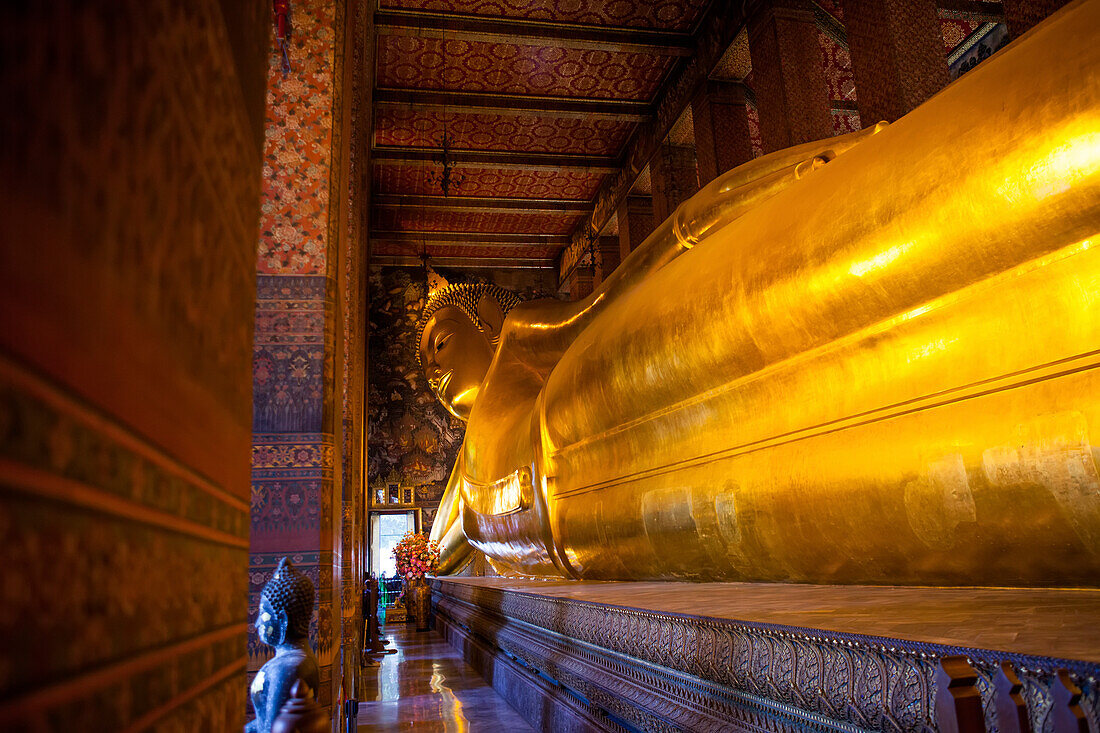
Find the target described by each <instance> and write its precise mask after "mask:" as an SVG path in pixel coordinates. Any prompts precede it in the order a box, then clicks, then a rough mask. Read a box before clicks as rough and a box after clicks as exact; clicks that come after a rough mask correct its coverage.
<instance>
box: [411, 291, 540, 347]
mask: <svg viewBox="0 0 1100 733" xmlns="http://www.w3.org/2000/svg"><path fill="white" fill-rule="evenodd" d="M486 295H491V296H493V297H494V298H496V299H497V302H498V303H500V310H501V311H502V312H503V313H504V315H505V316H507V315H508V311H510V310H512V308H515V307H516V306H517V305H518V304H519V303H520V299H519V296H518V295H516V294H515V293H513V292H512V291H511V290H505V289H504V288H502V287H500V286H499V285H494V284H493V283H458V284H454V285H447V286H446V287H443V288H440V289H439V290H436V291H434V292H433V293H432V294H431V295H430V296H428V302H427V303H425V304H424V312H423V313H422V314H421V316H420V324H419V326H418V327H417V329H416V345H417V349H416V359H417V362H419V361H420V340H421V339H422V338H424V328H425V327H426V326H427V325H428V321H429V320H430V319H431V317H432V315H433V314H434V313H435V312H436V311H438V310H439V309H440V308H443V307H445V306H448V305H453V306H455V307H456V308H458V309H459V310H461V311H462V312H463V313H465V314H466V317H467V318H469V319H470V321H471V322H472V323H473V324H474V325H475V326H477V327H478V328H479V329H480V330H481V332H482V333H484V332H485V324H484V323H482V322H481V317H480V316H478V313H477V304H478V303H479V302H480V301H481V299H482V298H483V297H484V296H486ZM498 339H499V336H496V337H493V338H492V339H491V341H492V344H493V346H494V347H495V346H496V345H497V340H498ZM420 367H421V368H423V367H424V365H423V364H420Z"/></svg>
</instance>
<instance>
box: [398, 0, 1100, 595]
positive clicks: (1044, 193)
mask: <svg viewBox="0 0 1100 733" xmlns="http://www.w3.org/2000/svg"><path fill="white" fill-rule="evenodd" d="M1098 34H1100V3H1097V2H1086V3H1079V4H1077V5H1075V6H1072V7H1071V8H1069V9H1068V10H1067V11H1066V12H1064V13H1062V14H1060V15H1058V16H1056V17H1055V18H1052V19H1051V20H1050V21H1048V22H1047V23H1046V24H1045V25H1044V26H1043V27H1041V28H1039V29H1038V30H1037V31H1036V32H1035V33H1032V34H1030V35H1028V36H1027V37H1026V38H1023V39H1021V40H1020V41H1018V42H1017V43H1015V44H1013V45H1012V46H1011V47H1009V48H1007V49H1005V51H1003V52H1002V53H1000V54H998V55H997V56H996V57H994V58H992V59H990V60H989V61H988V62H986V63H985V64H983V65H982V66H981V67H979V68H977V69H975V70H974V71H973V72H972V73H970V74H967V75H966V76H965V77H964V78H962V79H960V80H959V81H958V82H957V83H955V84H953V85H952V86H950V87H948V88H947V89H945V90H944V91H943V92H941V93H940V94H939V95H937V96H936V97H934V98H933V99H931V100H929V101H928V102H927V103H925V104H924V105H922V106H921V107H919V108H918V109H917V110H915V111H914V112H912V113H910V114H909V115H907V116H906V117H904V118H902V119H901V120H899V121H898V122H896V123H895V124H893V125H891V126H889V127H886V126H884V125H879V126H877V127H874V128H871V129H869V130H866V131H864V132H861V133H855V134H853V135H849V136H846V137H841V138H834V139H831V140H825V141H821V142H819V143H810V144H807V145H803V146H799V147H797V148H791V149H788V150H784V151H779V152H777V153H775V154H772V155H769V156H766V157H764V158H760V159H757V160H755V161H753V162H751V163H748V164H746V165H744V166H741V167H739V168H737V169H734V170H733V171H730V172H729V173H727V174H725V175H724V176H722V177H720V178H719V179H718V180H716V181H715V182H713V183H712V184H710V185H709V186H707V187H706V188H705V189H703V190H702V191H701V192H700V193H699V194H697V195H696V196H695V197H693V198H692V199H690V200H689V201H687V202H685V204H683V205H682V206H681V207H680V208H679V209H678V210H677V211H676V213H675V214H674V215H673V216H672V217H670V218H669V219H668V220H667V221H665V222H664V223H663V224H662V225H661V226H660V227H658V229H657V230H656V231H655V232H654V233H653V234H652V235H651V236H650V238H649V239H647V240H646V242H645V243H644V244H643V245H642V246H641V247H639V249H638V250H636V251H635V252H634V253H632V254H631V256H630V257H629V258H627V259H626V260H625V261H624V262H623V264H622V265H621V266H620V267H619V268H618V269H617V270H616V271H615V272H614V273H613V274H612V276H611V277H610V278H608V280H607V281H606V282H605V283H604V284H603V286H602V287H601V288H600V289H599V290H597V291H596V292H595V293H594V294H593V295H592V296H591V297H590V298H588V299H587V300H585V301H580V302H579V303H546V302H541V303H528V304H522V305H520V306H518V307H517V308H516V309H515V310H513V311H512V312H511V313H509V315H508V318H507V320H506V322H505V323H504V326H503V329H502V332H501V336H500V345H499V347H498V348H497V350H496V352H495V354H494V356H493V358H492V362H491V365H490V366H489V367H488V370H487V373H486V374H485V377H484V379H483V380H482V381H481V382H480V384H478V383H476V380H475V383H474V384H472V385H456V384H454V383H453V382H452V383H451V384H450V394H459V393H461V390H465V389H473V390H475V391H476V395H477V396H476V400H475V401H474V402H473V405H472V408H470V409H469V423H468V427H467V433H466V439H465V443H464V448H463V451H462V456H461V458H460V460H459V463H458V465H457V466H456V469H455V472H454V474H453V476H452V482H451V485H450V489H449V491H448V497H447V499H446V500H445V501H444V505H443V506H441V511H440V515H439V518H438V519H437V522H436V526H435V528H434V534H435V535H436V536H437V537H446V538H447V542H446V543H445V544H446V545H447V547H448V548H449V549H448V551H449V553H450V558H451V563H452V564H454V563H457V562H458V560H459V559H460V558H461V556H462V554H463V551H464V546H465V544H466V543H467V542H468V543H469V544H471V545H473V546H475V547H477V548H479V549H481V550H483V551H484V552H485V553H486V554H487V555H489V556H490V557H491V558H494V559H495V560H496V561H497V562H498V563H500V564H501V566H502V567H507V568H512V569H515V570H517V571H521V572H524V573H529V574H536V575H538V574H561V575H567V576H575V577H582V578H603V579H657V578H694V579H715V580H723V579H729V580H735V579H747V580H792V581H814V582H842V583H900V584H924V583H929V584H960V585H1083V586H1096V585H1097V582H1098V580H1100V477H1098V474H1097V467H1096V448H1095V447H1094V444H1093V443H1092V442H1091V441H1092V430H1093V429H1094V427H1095V425H1096V422H1097V420H1098V419H1100V415H1098V412H1100V405H1098V396H1100V377H1098V373H1097V370H1096V367H1097V366H1098V365H1100V319H1097V316H1096V313H1097V303H1096V299H1097V296H1096V293H1098V292H1100V257H1098V253H1097V249H1096V247H1095V246H1094V242H1093V240H1092V238H1093V237H1094V236H1095V235H1096V234H1097V229H1098V223H1100V195H1098V194H1100V87H1098V85H1097V84H1096V83H1095V74H1096V70H1097V69H1098V68H1100V48H1097V46H1096V44H1095V43H1094V42H1093V41H1094V39H1095V38H1096V37H1097V35H1098ZM483 335H484V334H483ZM486 338H488V337H486ZM467 341H468V342H470V343H466V342H458V341H455V340H452V341H450V342H449V343H448V342H447V341H446V340H444V344H443V348H442V349H440V348H439V344H438V343H436V340H435V339H434V338H433V336H432V333H431V328H429V329H428V330H427V331H426V333H425V337H424V339H423V340H422V341H421V344H420V348H421V353H422V356H423V357H424V362H425V364H428V363H429V360H430V359H431V358H435V359H436V363H437V364H438V365H439V366H438V369H439V373H440V374H443V373H444V372H446V373H448V374H449V373H452V372H453V373H455V374H458V373H460V372H461V371H462V370H461V369H459V367H461V366H462V364H463V362H462V359H463V355H464V354H465V353H467V352H470V353H473V352H474V350H475V349H483V345H478V344H476V343H473V342H475V341H476V339H475V338H471V339H467ZM447 347H449V349H448V348H447ZM433 350H438V354H436V353H434V352H433ZM448 365H449V366H448ZM448 369H449V370H450V371H448ZM467 371H469V370H467ZM429 378H431V375H429ZM522 470H528V471H530V474H531V476H532V484H533V487H534V488H533V497H532V499H533V501H532V502H531V503H530V505H525V504H522V502H521V503H520V505H519V508H515V507H512V504H514V503H515V502H511V501H509V500H507V498H506V497H505V498H501V499H500V500H499V501H490V500H488V499H487V498H486V495H485V494H486V491H487V490H488V489H489V488H491V487H493V486H498V487H501V488H502V489H505V488H508V487H511V486H513V485H518V484H517V482H515V481H510V480H509V478H508V477H511V476H518V475H520V474H518V473H517V472H518V471H522ZM517 495H518V493H517ZM505 505H508V507H505ZM492 506H500V507H501V508H507V509H508V510H507V511H502V512H500V513H495V512H492V511H489V509H490V508H491V507H492ZM463 536H464V537H465V540H463ZM445 567H446V565H445Z"/></svg>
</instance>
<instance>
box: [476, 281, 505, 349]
mask: <svg viewBox="0 0 1100 733" xmlns="http://www.w3.org/2000/svg"><path fill="white" fill-rule="evenodd" d="M477 318H478V320H479V321H480V322H481V323H480V324H479V325H480V326H481V330H482V332H483V333H484V334H485V335H486V336H488V337H489V340H490V341H491V342H493V343H494V344H495V343H496V342H497V339H499V338H500V331H501V329H502V328H504V309H503V308H501V306H500V301H499V300H497V298H496V296H494V295H491V294H489V293H486V294H484V295H482V296H481V298H480V299H479V300H478V302H477Z"/></svg>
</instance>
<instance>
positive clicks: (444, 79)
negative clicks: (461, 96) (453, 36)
mask: <svg viewBox="0 0 1100 733" xmlns="http://www.w3.org/2000/svg"><path fill="white" fill-rule="evenodd" d="M672 62H673V58H672V57H669V56H654V55H649V54H641V53H616V52H610V51H601V50H591V49H589V50H582V49H563V48H556V47H553V46H520V45H513V44H508V43H489V42H485V41H463V40H448V41H447V42H446V50H445V51H444V44H443V41H442V40H441V39H438V38H418V37H415V36H404V35H382V36H379V37H378V74H377V77H376V83H377V85H378V86H380V87H392V88H406V89H407V88H413V89H447V90H460V91H468V92H497V93H503V94H533V95H542V96H556V97H584V98H589V99H591V98H602V99H631V100H645V101H648V100H649V99H651V98H652V97H653V95H654V94H655V93H656V91H657V88H658V86H659V85H660V83H661V80H662V79H664V77H665V74H666V73H667V72H668V70H669V68H670V67H671V66H672Z"/></svg>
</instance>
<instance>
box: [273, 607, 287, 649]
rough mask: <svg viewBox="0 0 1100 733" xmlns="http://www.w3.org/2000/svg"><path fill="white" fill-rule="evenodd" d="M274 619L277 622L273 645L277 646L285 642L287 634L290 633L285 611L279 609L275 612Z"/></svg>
mask: <svg viewBox="0 0 1100 733" xmlns="http://www.w3.org/2000/svg"><path fill="white" fill-rule="evenodd" d="M275 618H276V619H278V621H279V624H278V626H277V627H276V638H275V645H276V646H278V645H279V644H282V643H284V642H285V641H286V637H287V634H288V633H290V616H288V615H287V613H286V609H280V610H279V611H276V612H275Z"/></svg>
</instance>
